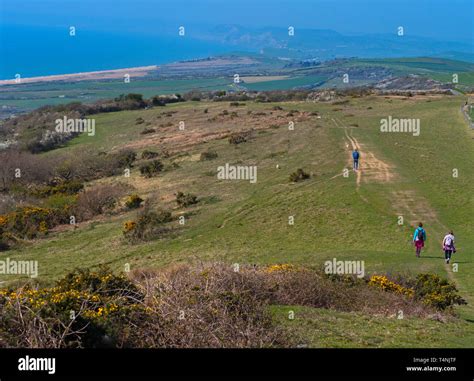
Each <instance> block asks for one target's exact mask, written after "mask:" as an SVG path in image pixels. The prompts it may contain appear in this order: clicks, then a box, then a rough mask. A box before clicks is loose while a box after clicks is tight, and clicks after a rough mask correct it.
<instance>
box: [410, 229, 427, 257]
mask: <svg viewBox="0 0 474 381" xmlns="http://www.w3.org/2000/svg"><path fill="white" fill-rule="evenodd" d="M425 241H426V232H425V229H423V224H422V223H421V222H420V223H419V224H418V227H417V228H416V229H415V233H414V234H413V243H414V244H415V247H416V256H417V257H418V258H420V254H421V248H422V247H424V246H425Z"/></svg>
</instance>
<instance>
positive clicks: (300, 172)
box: [290, 168, 309, 183]
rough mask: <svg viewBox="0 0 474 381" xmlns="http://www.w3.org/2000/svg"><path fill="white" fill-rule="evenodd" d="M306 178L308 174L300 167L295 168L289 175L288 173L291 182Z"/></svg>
mask: <svg viewBox="0 0 474 381" xmlns="http://www.w3.org/2000/svg"><path fill="white" fill-rule="evenodd" d="M306 179H309V174H308V173H306V172H305V171H303V170H302V169H301V168H298V169H297V170H296V172H293V173H292V174H291V175H290V181H291V182H294V183H296V182H298V181H303V180H306Z"/></svg>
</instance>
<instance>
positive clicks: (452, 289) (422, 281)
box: [415, 274, 467, 310]
mask: <svg viewBox="0 0 474 381" xmlns="http://www.w3.org/2000/svg"><path fill="white" fill-rule="evenodd" d="M415 297H416V298H417V299H421V300H422V301H423V303H425V304H427V305H429V306H432V307H435V308H436V309H438V310H445V309H447V308H451V307H452V306H454V305H455V304H460V305H462V304H467V303H466V301H465V300H464V299H463V298H462V297H461V296H459V294H458V290H457V288H456V286H455V285H454V284H453V283H451V282H449V281H448V280H446V279H441V278H440V277H439V276H438V275H436V274H418V276H417V277H416V284H415Z"/></svg>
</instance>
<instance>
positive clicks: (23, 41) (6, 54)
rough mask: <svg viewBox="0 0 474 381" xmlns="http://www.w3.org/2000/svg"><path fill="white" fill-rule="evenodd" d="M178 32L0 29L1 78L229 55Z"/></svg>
mask: <svg viewBox="0 0 474 381" xmlns="http://www.w3.org/2000/svg"><path fill="white" fill-rule="evenodd" d="M178 32H179V30H178V29H177V30H176V34H174V35H172V34H167V35H163V36H160V35H147V34H138V33H134V32H131V33H130V32H129V31H126V30H123V31H119V32H113V33H111V32H103V31H100V30H82V29H81V28H78V27H76V30H75V35H74V36H72V35H71V29H70V27H54V26H52V27H36V26H35V27H31V26H21V25H0V79H13V78H15V76H16V75H17V74H19V75H20V76H21V77H22V78H27V77H34V76H44V75H56V74H71V73H79V72H88V71H96V70H110V69H121V68H129V67H137V66H149V65H159V64H164V63H169V62H176V61H182V60H188V59H196V58H206V57H209V56H214V55H218V54H223V53H227V52H231V51H232V47H231V46H226V45H225V44H222V43H218V42H214V41H205V40H198V39H193V38H190V37H188V36H187V35H186V33H185V35H184V36H180V35H179V33H178ZM234 49H235V48H234Z"/></svg>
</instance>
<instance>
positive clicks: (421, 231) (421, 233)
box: [416, 229, 423, 241]
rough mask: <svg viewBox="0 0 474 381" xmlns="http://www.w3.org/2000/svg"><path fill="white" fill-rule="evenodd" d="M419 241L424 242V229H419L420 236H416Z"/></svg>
mask: <svg viewBox="0 0 474 381" xmlns="http://www.w3.org/2000/svg"><path fill="white" fill-rule="evenodd" d="M416 239H417V240H418V241H423V229H418V234H417V235H416Z"/></svg>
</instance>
